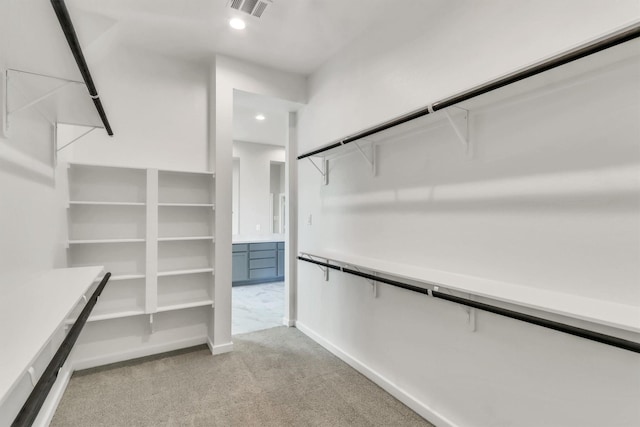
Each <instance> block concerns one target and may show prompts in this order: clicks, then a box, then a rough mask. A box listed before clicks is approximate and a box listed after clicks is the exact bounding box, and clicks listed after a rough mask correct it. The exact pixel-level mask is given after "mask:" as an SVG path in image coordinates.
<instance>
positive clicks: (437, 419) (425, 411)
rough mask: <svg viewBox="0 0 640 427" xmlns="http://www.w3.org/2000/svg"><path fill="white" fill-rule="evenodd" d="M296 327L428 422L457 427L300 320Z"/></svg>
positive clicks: (444, 426)
mask: <svg viewBox="0 0 640 427" xmlns="http://www.w3.org/2000/svg"><path fill="white" fill-rule="evenodd" d="M296 328H297V329H298V330H299V331H300V332H302V333H303V334H305V335H306V336H308V337H309V338H311V339H312V340H314V341H315V342H317V343H318V344H320V345H321V346H322V347H324V348H326V349H327V350H329V351H330V352H331V353H333V354H334V355H336V356H337V357H338V358H340V359H341V360H343V361H344V362H345V363H347V364H348V365H349V366H351V367H352V368H353V369H355V370H356V371H358V372H360V373H361V374H362V375H364V376H365V377H367V378H369V379H370V380H371V381H373V382H374V383H376V384H377V385H379V386H380V387H381V388H382V389H384V390H385V391H386V392H388V393H389V394H391V395H392V396H393V397H395V398H396V399H398V400H399V401H400V402H402V403H404V404H405V405H407V406H408V407H409V408H411V409H412V410H414V411H415V412H416V413H417V414H418V415H420V416H421V417H423V418H424V419H426V420H428V421H429V422H430V423H432V424H435V425H436V426H438V427H458V424H456V423H454V422H453V421H451V420H450V419H448V418H447V417H446V416H444V415H443V414H441V413H439V412H437V411H435V410H434V409H433V408H431V407H429V406H428V405H427V404H426V403H423V402H420V401H419V400H418V399H416V398H415V397H413V396H412V395H410V394H409V393H407V392H406V391H404V390H403V389H402V388H400V387H398V386H397V385H396V384H394V383H393V382H392V381H390V380H389V379H387V378H386V377H384V376H383V375H382V374H380V373H379V372H377V371H375V370H373V369H371V368H370V367H369V366H367V365H365V364H364V363H362V362H361V361H360V360H358V359H356V358H355V357H353V356H351V355H350V354H349V353H347V352H345V351H344V350H342V349H341V348H340V347H338V346H336V345H335V344H333V343H332V342H330V341H328V340H326V339H325V338H323V337H322V336H320V335H319V334H318V333H317V332H315V331H314V330H312V329H311V328H309V327H308V326H305V325H304V324H303V323H301V322H300V321H297V322H296Z"/></svg>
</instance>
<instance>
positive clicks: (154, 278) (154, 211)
mask: <svg viewBox="0 0 640 427" xmlns="http://www.w3.org/2000/svg"><path fill="white" fill-rule="evenodd" d="M146 249H147V250H146V279H145V280H146V286H145V288H146V295H145V313H148V314H151V313H155V312H157V311H158V169H147V248H146Z"/></svg>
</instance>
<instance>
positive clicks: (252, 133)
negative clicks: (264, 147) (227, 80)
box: [233, 90, 301, 146]
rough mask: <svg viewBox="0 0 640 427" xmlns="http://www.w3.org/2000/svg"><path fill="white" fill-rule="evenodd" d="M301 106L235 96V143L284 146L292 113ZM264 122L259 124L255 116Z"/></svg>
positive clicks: (260, 98) (248, 96)
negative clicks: (260, 115)
mask: <svg viewBox="0 0 640 427" xmlns="http://www.w3.org/2000/svg"><path fill="white" fill-rule="evenodd" d="M300 106H301V105H300V104H297V103H295V102H289V101H284V100H281V99H276V98H269V97H266V96H261V95H256V94H253V93H248V92H242V91H239V90H236V91H234V93H233V139H234V140H236V141H247V142H255V143H259V144H271V145H280V146H284V145H285V143H286V141H287V135H288V126H289V117H288V116H289V112H290V111H296V110H298V108H300ZM258 114H262V115H264V116H265V119H264V120H262V121H259V120H257V119H256V115H258Z"/></svg>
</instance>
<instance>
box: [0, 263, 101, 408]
mask: <svg viewBox="0 0 640 427" xmlns="http://www.w3.org/2000/svg"><path fill="white" fill-rule="evenodd" d="M102 271H103V267H101V266H97V267H80V268H62V269H55V270H49V271H46V272H44V273H42V274H39V275H38V276H37V277H35V278H34V279H32V280H30V281H28V282H26V283H22V284H20V285H18V286H12V287H10V288H4V289H3V295H2V298H1V299H0V340H1V341H0V342H2V357H0V405H2V403H3V402H4V400H5V398H7V396H8V395H9V394H10V393H11V391H12V390H13V388H14V387H15V385H16V384H17V383H18V381H20V379H21V378H22V376H23V375H24V374H25V373H26V372H27V370H28V369H29V367H31V365H32V364H33V362H34V361H35V359H36V358H37V357H38V355H39V354H40V352H41V351H42V350H43V349H44V348H45V346H46V345H47V343H48V342H49V340H50V339H51V337H52V335H53V334H54V333H55V332H56V330H57V329H58V328H59V327H60V326H62V325H63V323H64V322H65V319H66V318H67V317H68V316H69V314H70V313H71V311H72V310H73V309H74V308H75V306H76V305H77V304H78V303H79V302H80V299H81V298H82V296H83V295H84V294H85V292H87V290H88V289H89V288H90V286H91V285H92V284H93V282H94V281H95V280H96V279H97V278H98V277H99V276H100V275H101V273H102ZM43 307H46V309H43ZM16 322H19V327H16Z"/></svg>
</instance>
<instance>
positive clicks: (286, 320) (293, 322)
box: [282, 317, 296, 328]
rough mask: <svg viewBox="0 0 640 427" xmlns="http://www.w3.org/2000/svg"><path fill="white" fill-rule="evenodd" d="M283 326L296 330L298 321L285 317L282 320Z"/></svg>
mask: <svg viewBox="0 0 640 427" xmlns="http://www.w3.org/2000/svg"><path fill="white" fill-rule="evenodd" d="M282 324H283V325H284V326H287V327H289V328H295V326H296V320H295V319H289V318H287V317H283V318H282Z"/></svg>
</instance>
